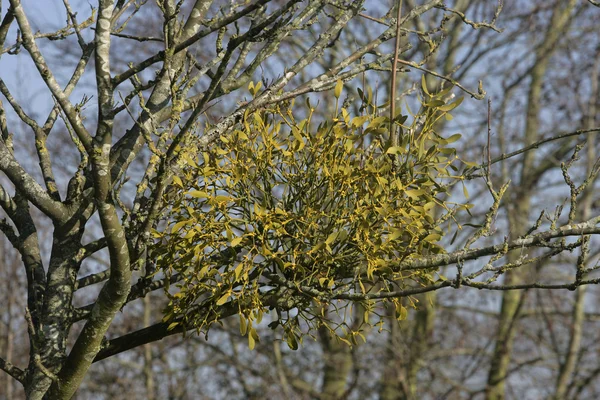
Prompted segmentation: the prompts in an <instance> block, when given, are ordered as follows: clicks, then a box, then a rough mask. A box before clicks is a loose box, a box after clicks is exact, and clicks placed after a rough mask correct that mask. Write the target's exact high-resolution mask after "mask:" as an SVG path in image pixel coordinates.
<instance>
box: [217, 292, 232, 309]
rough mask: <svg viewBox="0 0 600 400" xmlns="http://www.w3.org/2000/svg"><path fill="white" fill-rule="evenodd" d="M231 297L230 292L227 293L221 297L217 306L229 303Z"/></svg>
mask: <svg viewBox="0 0 600 400" xmlns="http://www.w3.org/2000/svg"><path fill="white" fill-rule="evenodd" d="M229 296H230V293H229V292H227V293H225V294H224V295H223V296H221V297H220V298H219V300H217V302H216V303H215V304H216V305H218V306H222V305H223V304H225V303H226V302H227V299H228V298H229Z"/></svg>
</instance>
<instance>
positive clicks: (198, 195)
mask: <svg viewBox="0 0 600 400" xmlns="http://www.w3.org/2000/svg"><path fill="white" fill-rule="evenodd" d="M188 194H189V195H190V196H192V197H195V198H207V197H210V194H208V193H207V192H205V191H203V190H192V191H191V192H188Z"/></svg>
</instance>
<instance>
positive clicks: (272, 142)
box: [153, 93, 460, 347]
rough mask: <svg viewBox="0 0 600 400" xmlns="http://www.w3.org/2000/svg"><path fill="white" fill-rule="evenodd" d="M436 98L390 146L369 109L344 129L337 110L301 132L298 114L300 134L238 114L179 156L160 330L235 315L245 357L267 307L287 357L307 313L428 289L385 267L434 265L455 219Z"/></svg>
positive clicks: (304, 123) (401, 123) (385, 129)
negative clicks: (339, 302)
mask: <svg viewBox="0 0 600 400" xmlns="http://www.w3.org/2000/svg"><path fill="white" fill-rule="evenodd" d="M336 94H337V93H336ZM443 95H444V93H441V94H438V95H437V96H430V98H429V99H428V102H427V103H424V105H423V107H422V108H421V112H420V114H419V115H417V116H415V118H414V121H413V123H412V124H411V125H406V124H405V123H406V120H407V118H406V117H401V118H397V119H396V120H395V121H394V124H396V127H397V129H399V130H400V132H399V134H400V136H399V141H397V143H398V145H397V146H392V145H391V143H392V141H391V140H390V138H389V136H390V135H389V130H390V121H389V118H387V117H385V116H378V115H377V112H376V111H377V109H376V107H372V110H373V111H372V112H369V113H367V114H365V115H359V116H354V117H352V116H350V114H349V112H348V111H347V110H345V109H342V110H341V112H340V113H339V115H337V116H336V117H335V118H332V120H331V121H323V122H321V123H320V124H319V125H318V126H315V125H316V124H315V123H314V121H313V111H314V109H313V108H310V104H309V110H308V117H307V118H305V119H302V120H300V121H298V120H297V119H296V118H295V117H294V114H293V113H292V107H293V104H291V105H289V106H287V107H285V108H282V107H280V106H276V107H274V108H273V109H263V110H259V111H254V112H246V114H245V115H244V117H243V120H242V122H241V123H240V124H239V125H238V126H237V127H236V129H235V130H233V131H232V132H230V133H229V134H228V135H226V136H223V137H221V139H220V143H219V144H218V145H216V146H215V147H214V148H211V149H210V150H209V151H203V152H198V153H197V152H196V150H194V149H193V148H192V147H190V148H186V149H183V150H182V153H181V160H182V165H183V168H182V172H181V174H180V175H178V176H176V177H174V179H173V185H172V188H171V189H172V190H170V191H169V193H168V194H167V195H166V197H167V198H166V202H167V204H168V208H167V209H166V210H165V212H164V215H165V216H166V217H167V218H168V220H167V224H168V226H167V228H166V229H164V230H161V231H157V232H156V236H157V238H158V240H157V242H156V246H155V248H154V249H153V251H154V254H155V255H156V259H157V262H158V265H159V266H160V267H161V270H162V271H164V273H165V274H166V275H167V276H168V277H171V278H172V277H173V276H175V275H177V277H178V279H177V281H178V282H179V283H177V284H176V285H175V286H174V287H170V288H168V293H169V296H170V299H171V301H170V304H169V307H168V310H167V315H166V317H165V320H169V321H174V322H173V326H175V325H176V324H180V323H184V324H185V326H186V327H195V328H197V329H202V328H206V327H208V326H209V325H210V324H211V323H212V322H215V321H217V320H219V319H220V318H222V317H224V316H227V315H231V314H239V315H240V321H241V330H242V333H243V334H246V333H247V334H248V338H249V341H250V346H251V347H253V346H254V342H255V341H256V340H257V339H258V337H257V335H256V332H255V330H254V328H253V323H256V322H257V320H258V321H260V319H261V318H262V314H263V312H265V311H267V310H268V309H273V308H275V309H276V310H277V317H274V318H276V321H275V323H274V326H277V325H278V324H280V325H282V326H283V327H284V329H285V331H286V333H287V337H288V343H290V346H291V347H295V346H296V345H297V344H296V337H297V336H299V334H298V332H297V329H298V319H299V317H303V316H304V320H306V321H312V322H315V321H319V317H318V316H317V318H314V317H315V314H317V313H316V311H315V308H314V304H315V302H316V303H319V304H326V303H327V302H328V301H330V300H331V299H335V298H336V295H338V294H340V293H357V294H361V293H362V294H366V293H368V292H370V291H372V290H379V289H381V288H382V287H387V288H389V287H391V286H403V285H406V284H407V283H408V281H413V282H415V281H416V282H424V281H426V280H428V279H429V280H430V279H431V276H430V275H429V274H427V273H425V272H423V273H417V274H415V273H412V274H408V273H406V272H405V271H401V270H399V269H398V268H395V266H396V265H398V264H399V263H400V262H401V261H403V260H406V259H409V258H413V257H419V256H421V255H423V254H424V253H429V254H431V253H439V252H443V251H444V250H443V248H442V247H440V245H439V244H438V242H439V240H440V239H441V237H442V235H443V230H442V227H441V225H442V222H443V221H446V220H448V219H449V216H451V215H452V214H453V212H454V211H455V210H456V209H457V207H458V206H456V205H454V204H450V203H448V202H447V201H445V200H443V199H445V198H447V195H446V193H447V188H448V186H449V185H451V184H453V183H454V182H456V181H458V180H460V178H459V177H457V176H454V175H452V174H453V173H454V170H455V169H456V167H455V166H454V165H453V164H455V163H456V160H457V157H456V155H455V150H454V149H453V148H451V147H449V146H448V145H449V144H450V143H451V142H453V141H455V140H458V138H459V137H460V135H453V136H451V137H449V138H444V137H442V136H441V135H439V134H438V133H437V132H435V130H434V129H433V128H434V125H435V122H436V121H437V120H438V119H439V118H441V117H443V116H445V115H446V114H447V113H448V111H450V110H451V109H452V108H454V107H455V106H457V105H458V104H459V103H460V100H458V101H456V102H455V103H452V104H446V103H444V102H442V101H440V100H439V99H440V98H441V96H443ZM338 96H339V94H338ZM365 100H366V99H365ZM367 110H369V107H367ZM435 210H441V213H440V212H437V218H436V212H434V211H435ZM290 309H294V310H295V312H294V316H293V317H289V316H288V317H287V318H285V317H284V313H285V312H287V311H288V310H290Z"/></svg>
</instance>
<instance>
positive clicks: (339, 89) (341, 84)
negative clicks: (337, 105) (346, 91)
mask: <svg viewBox="0 0 600 400" xmlns="http://www.w3.org/2000/svg"><path fill="white" fill-rule="evenodd" d="M343 87H344V82H342V80H341V79H338V80H337V83H336V84H335V90H334V93H333V94H334V95H335V98H336V99H339V98H340V95H341V94H342V88H343Z"/></svg>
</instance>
